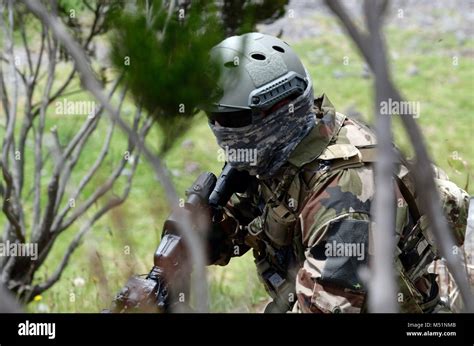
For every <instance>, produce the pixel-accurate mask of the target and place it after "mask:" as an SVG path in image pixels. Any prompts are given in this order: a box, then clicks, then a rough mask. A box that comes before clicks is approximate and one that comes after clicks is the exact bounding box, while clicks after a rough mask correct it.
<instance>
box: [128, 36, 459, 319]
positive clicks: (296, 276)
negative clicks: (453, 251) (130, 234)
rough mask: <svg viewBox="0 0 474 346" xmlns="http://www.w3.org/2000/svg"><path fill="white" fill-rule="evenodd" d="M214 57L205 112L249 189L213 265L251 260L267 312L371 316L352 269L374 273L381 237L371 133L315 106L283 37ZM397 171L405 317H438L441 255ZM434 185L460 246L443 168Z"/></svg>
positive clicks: (220, 226)
mask: <svg viewBox="0 0 474 346" xmlns="http://www.w3.org/2000/svg"><path fill="white" fill-rule="evenodd" d="M211 57H212V59H213V60H214V61H217V62H218V63H219V64H221V66H222V74H221V78H220V80H219V83H218V84H219V89H220V90H219V91H220V94H219V95H218V96H219V100H218V101H217V102H216V103H215V104H214V105H213V106H212V108H208V109H206V110H205V111H206V114H207V115H208V119H209V126H210V128H211V130H212V131H213V133H214V135H215V136H216V138H217V142H218V144H219V146H220V147H221V148H222V149H223V151H224V152H225V153H226V154H227V164H228V165H230V166H231V167H233V168H235V169H237V170H239V171H245V172H248V173H249V175H250V181H249V182H248V184H247V188H246V189H245V191H243V192H241V193H235V194H233V195H232V197H231V200H230V202H229V203H228V204H227V206H226V208H225V209H224V215H223V216H222V218H221V220H219V222H218V223H216V224H215V225H214V227H213V230H212V231H211V234H210V236H209V263H210V264H217V265H226V264H227V263H228V262H229V260H230V259H231V258H232V257H233V256H241V255H243V254H244V253H246V252H247V251H249V250H252V251H253V255H254V257H255V263H256V267H257V271H258V274H259V277H260V279H261V281H262V282H263V284H264V285H265V288H266V290H267V291H268V293H269V294H270V296H271V297H272V298H273V301H272V302H271V303H270V304H268V305H267V307H266V309H265V311H266V312H287V311H294V312H314V313H339V312H349V313H359V312H364V311H366V303H367V288H366V286H367V283H366V282H364V281H363V280H361V278H360V276H359V269H360V268H362V267H365V266H370V255H371V254H372V249H371V247H370V246H371V239H372V238H373V236H372V232H376V231H377V229H376V226H374V225H372V223H371V220H372V216H371V203H372V200H373V196H374V189H375V186H374V167H373V164H374V160H375V159H376V152H375V146H376V138H375V135H374V133H373V131H372V130H371V129H370V128H369V127H368V126H366V125H364V124H363V123H361V122H360V121H356V120H355V119H351V118H349V117H347V116H345V115H343V114H341V113H339V112H336V110H335V109H334V106H333V105H332V104H331V102H330V101H329V99H328V97H327V96H326V95H324V94H322V95H320V96H318V97H316V98H315V97H314V95H313V84H312V80H311V77H310V76H309V74H308V71H307V70H306V69H305V67H304V66H303V64H302V63H301V61H300V60H299V58H298V56H297V55H296V54H295V52H294V51H293V50H292V48H291V47H290V46H289V45H288V44H287V43H286V42H284V41H282V40H280V39H278V38H275V37H272V36H268V35H263V34H260V33H250V34H245V35H242V36H233V37H230V38H227V39H225V40H224V41H223V42H221V43H220V44H218V45H217V46H215V47H214V48H213V49H212V51H211ZM254 154H256V159H255V155H254ZM396 173H397V174H396V176H395V179H394V180H395V181H396V184H395V185H394V189H395V194H396V199H397V200H396V201H394V203H396V226H395V228H396V236H397V254H396V255H395V266H396V270H397V272H398V276H399V292H400V293H399V295H398V301H399V302H400V310H401V311H402V312H419V313H422V312H423V313H427V312H434V311H437V310H439V309H440V299H439V294H438V286H437V284H436V275H434V274H430V273H428V272H427V268H428V265H429V264H430V263H431V262H432V261H433V259H435V258H436V257H437V256H438V255H439V254H438V253H437V250H436V247H435V246H434V244H433V242H432V237H431V236H430V233H429V229H428V226H427V222H426V217H425V216H424V215H420V212H419V210H418V208H417V203H416V199H417V191H416V190H415V188H414V184H413V181H412V178H411V176H410V174H409V172H408V170H407V168H406V165H404V164H403V163H402V162H400V163H398V164H397V172H396ZM436 178H437V182H438V183H439V185H440V186H442V187H443V188H442V189H441V191H442V197H443V200H444V202H445V207H446V208H445V209H446V214H447V217H448V220H449V222H450V225H451V228H452V231H453V232H454V235H455V238H456V241H457V244H458V245H462V243H463V240H464V232H465V225H466V218H467V205H468V196H467V194H466V193H465V192H464V191H463V190H461V189H460V188H458V187H457V186H456V185H455V184H453V183H451V182H449V181H448V180H447V177H446V176H444V175H443V173H442V172H441V170H439V169H436ZM236 225H237V226H236ZM169 244H171V242H170V243H169ZM161 248H170V246H165V245H163V246H161ZM158 253H160V255H159V257H160V256H161V257H163V256H162V255H161V252H160V251H158ZM387 255H389V254H387ZM155 258H156V257H155ZM155 264H156V262H155ZM156 267H159V265H157V266H156ZM159 272H160V270H159V269H156V270H154V271H152V273H151V274H150V275H149V277H157V276H159V275H158V274H156V275H155V274H153V273H159ZM170 284H172V283H171V282H170ZM129 286H131V285H129ZM125 292H128V289H127V290H126V291H125ZM127 294H128V293H127ZM127 294H125V296H126V295H127ZM123 296H124V295H123ZM123 299H125V298H123ZM123 299H122V300H123Z"/></svg>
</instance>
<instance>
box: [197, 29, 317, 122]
mask: <svg viewBox="0 0 474 346" xmlns="http://www.w3.org/2000/svg"><path fill="white" fill-rule="evenodd" d="M210 55H211V59H212V60H213V61H215V62H217V64H218V66H219V68H220V71H221V73H220V78H219V81H218V83H217V84H218V87H217V97H215V98H214V99H215V100H216V101H215V102H214V103H213V104H212V105H211V106H210V107H209V108H208V109H206V113H207V115H208V117H209V119H210V121H211V122H214V121H218V123H219V124H220V125H221V126H225V127H242V126H246V125H249V124H251V123H252V118H253V117H255V116H260V115H262V114H265V113H267V112H270V111H273V110H274V109H275V108H278V107H279V106H280V105H282V104H284V102H285V101H289V100H291V99H294V98H296V97H298V96H300V95H302V94H303V92H304V91H305V89H306V87H307V86H308V84H309V78H310V77H309V75H308V73H307V72H306V69H305V68H304V66H303V64H302V62H301V60H300V59H299V58H298V56H297V54H296V53H295V52H294V51H293V49H292V48H291V47H290V46H289V45H288V44H287V43H286V42H284V41H282V40H280V39H278V38H276V37H274V36H270V35H265V34H261V33H248V34H244V35H240V36H232V37H229V38H227V39H225V40H224V41H222V42H221V43H219V44H218V45H216V46H214V47H213V48H212V50H211V52H210Z"/></svg>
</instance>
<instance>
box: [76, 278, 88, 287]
mask: <svg viewBox="0 0 474 346" xmlns="http://www.w3.org/2000/svg"><path fill="white" fill-rule="evenodd" d="M85 283H86V281H85V280H84V279H83V278H81V277H77V278H75V279H74V280H73V284H74V286H76V287H82V286H84V284H85Z"/></svg>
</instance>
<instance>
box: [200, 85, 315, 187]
mask: <svg viewBox="0 0 474 346" xmlns="http://www.w3.org/2000/svg"><path fill="white" fill-rule="evenodd" d="M313 102H314V95H313V86H312V83H311V81H309V83H308V86H307V87H306V90H305V92H304V93H303V94H302V95H301V96H299V97H298V98H296V99H294V100H293V101H291V102H290V103H289V104H287V105H285V106H283V107H281V108H279V109H277V110H276V111H274V112H273V113H270V114H267V115H266V116H265V117H258V119H257V120H256V121H255V122H253V123H252V124H250V125H248V126H244V127H238V128H230V127H222V126H219V125H216V124H212V123H209V126H210V128H211V130H212V132H214V135H215V136H216V138H217V143H218V144H219V146H220V147H221V148H222V151H223V154H224V155H225V158H226V161H227V162H228V164H230V165H231V167H234V168H236V169H238V170H246V171H248V172H249V173H250V174H251V175H258V176H259V177H260V178H262V179H266V178H268V177H271V176H273V175H274V174H275V173H277V171H278V170H279V169H280V168H281V166H283V164H284V163H285V162H286V161H287V160H288V158H289V156H290V154H291V153H292V151H293V150H294V149H295V147H296V146H297V145H298V143H300V142H301V140H302V139H303V138H304V137H305V136H306V135H307V134H308V133H309V131H311V129H312V128H313V127H314V125H315V123H316V116H315V115H314V113H313V112H312V107H313Z"/></svg>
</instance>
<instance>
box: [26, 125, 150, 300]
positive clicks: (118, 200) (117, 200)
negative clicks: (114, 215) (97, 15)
mask: <svg viewBox="0 0 474 346" xmlns="http://www.w3.org/2000/svg"><path fill="white" fill-rule="evenodd" d="M151 124H152V120H151V119H148V120H147V122H146V123H145V125H144V126H143V128H142V130H141V131H140V134H139V137H140V138H142V140H143V139H144V138H145V137H146V135H147V134H148V131H149V130H150V128H151ZM139 156H140V153H138V154H137V157H136V160H135V161H134V162H133V165H132V169H131V173H130V175H129V176H128V179H127V184H126V186H125V188H124V191H123V193H122V196H120V197H117V196H112V197H111V198H110V199H109V200H108V202H107V203H106V204H105V205H104V206H103V207H102V208H101V209H100V210H99V211H98V212H96V213H95V214H94V216H93V217H92V218H91V219H90V220H88V221H87V222H86V224H85V225H84V226H83V227H82V228H81V230H80V231H79V232H78V233H77V234H76V236H75V237H74V239H73V240H72V242H71V243H70V244H69V247H68V249H67V250H66V254H65V255H64V257H63V259H62V260H61V262H60V264H59V266H58V267H57V269H56V270H55V272H54V273H53V275H51V277H49V278H48V279H47V280H46V281H45V282H44V283H41V284H39V285H36V286H35V287H34V288H33V291H32V294H31V296H34V295H36V294H40V293H41V292H43V291H45V290H47V289H48V288H49V287H51V286H52V285H54V284H55V283H56V282H57V281H58V280H59V279H60V278H61V275H62V273H63V271H64V269H65V268H66V266H67V264H68V262H69V259H70V258H71V255H72V254H73V253H74V251H75V250H76V249H77V247H78V246H79V244H80V242H81V240H82V239H83V237H84V235H85V234H86V233H87V232H89V230H90V229H91V228H92V226H93V225H94V224H95V223H96V222H97V221H98V220H99V219H100V218H101V217H102V216H103V215H105V214H106V213H107V212H108V211H109V210H111V209H113V208H115V207H117V206H119V205H121V204H122V203H123V202H124V201H125V200H126V198H127V197H128V194H129V193H130V189H131V186H132V179H133V176H134V174H135V172H136V169H137V167H138V161H139Z"/></svg>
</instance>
